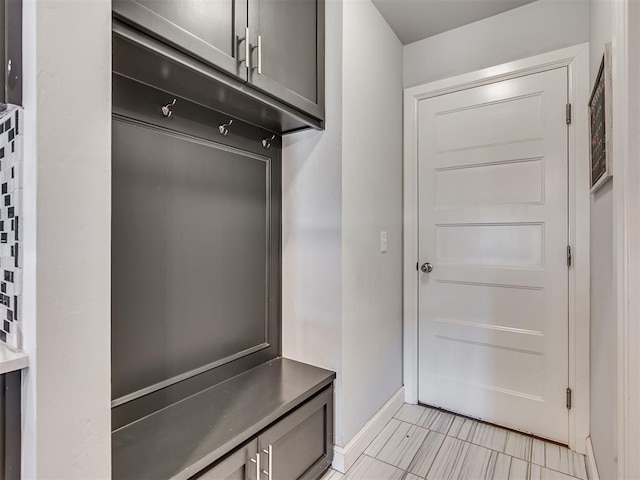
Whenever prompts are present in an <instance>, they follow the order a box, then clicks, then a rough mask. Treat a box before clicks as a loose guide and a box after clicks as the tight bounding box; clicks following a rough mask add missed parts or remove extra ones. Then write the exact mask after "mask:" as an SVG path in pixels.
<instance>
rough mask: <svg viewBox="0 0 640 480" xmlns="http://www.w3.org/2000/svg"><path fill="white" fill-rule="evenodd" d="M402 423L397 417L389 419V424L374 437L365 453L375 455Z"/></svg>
mask: <svg viewBox="0 0 640 480" xmlns="http://www.w3.org/2000/svg"><path fill="white" fill-rule="evenodd" d="M401 423H402V422H400V420H396V419H395V418H392V419H391V420H389V423H387V425H386V426H385V427H384V428H383V429H382V432H380V433H379V434H378V436H377V437H376V438H374V439H373V442H371V444H369V446H368V447H367V449H366V450H365V451H364V453H366V454H367V455H370V456H372V457H375V456H376V455H377V454H378V453H379V452H380V450H382V448H383V447H384V446H385V444H386V443H387V442H388V441H389V439H390V438H391V436H392V435H393V432H395V431H396V429H397V428H398V427H399V426H400V424H401Z"/></svg>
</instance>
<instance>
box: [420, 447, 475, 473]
mask: <svg viewBox="0 0 640 480" xmlns="http://www.w3.org/2000/svg"><path fill="white" fill-rule="evenodd" d="M470 446H471V444H470V443H467V442H463V441H462V440H458V439H456V438H453V437H446V438H445V439H444V442H443V444H442V447H441V448H440V451H439V452H438V455H436V458H435V460H434V462H433V465H432V466H431V469H430V470H429V473H428V475H427V480H448V479H453V478H457V476H458V474H459V473H460V469H461V466H462V462H463V460H464V457H465V455H466V454H467V451H468V450H469V447H470Z"/></svg>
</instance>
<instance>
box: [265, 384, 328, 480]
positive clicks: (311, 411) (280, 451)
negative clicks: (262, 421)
mask: <svg viewBox="0 0 640 480" xmlns="http://www.w3.org/2000/svg"><path fill="white" fill-rule="evenodd" d="M332 429H333V392H332V389H328V390H325V391H324V392H323V393H322V394H320V395H319V396H317V397H315V398H314V399H312V400H310V401H309V402H307V403H305V404H304V405H303V406H301V407H300V408H298V409H297V410H296V411H294V412H293V413H291V414H289V415H288V416H286V417H285V418H284V419H282V420H280V421H279V422H278V423H276V424H275V425H274V426H273V427H271V428H270V429H268V430H267V431H265V432H264V433H263V434H262V435H260V436H259V437H258V451H259V453H260V455H261V459H262V462H263V473H262V476H261V477H260V480H269V479H278V480H314V479H316V478H318V477H319V475H320V474H321V473H322V472H324V471H325V470H326V469H327V468H328V467H329V465H330V464H331V460H332V444H333V430H332ZM264 472H266V473H264Z"/></svg>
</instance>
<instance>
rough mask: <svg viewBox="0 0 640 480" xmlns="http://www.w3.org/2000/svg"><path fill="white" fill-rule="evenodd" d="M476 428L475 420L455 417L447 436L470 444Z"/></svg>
mask: <svg viewBox="0 0 640 480" xmlns="http://www.w3.org/2000/svg"><path fill="white" fill-rule="evenodd" d="M477 426H478V422H476V421H475V420H471V419H469V418H464V417H455V418H454V419H453V423H452V424H451V428H450V429H449V433H448V435H449V436H451V437H456V438H458V439H460V440H464V441H465V442H470V441H471V439H472V438H473V434H474V433H476V427H477Z"/></svg>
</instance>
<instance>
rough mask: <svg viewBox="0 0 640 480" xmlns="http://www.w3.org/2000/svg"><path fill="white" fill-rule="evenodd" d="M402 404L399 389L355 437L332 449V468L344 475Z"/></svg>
mask: <svg viewBox="0 0 640 480" xmlns="http://www.w3.org/2000/svg"><path fill="white" fill-rule="evenodd" d="M403 403H404V387H402V388H400V390H398V391H397V392H396V393H395V394H394V395H393V397H391V398H390V399H389V401H388V402H387V403H385V404H384V405H383V406H382V408H381V409H380V410H378V413H376V414H375V415H374V416H373V418H372V419H371V420H369V421H368V422H367V424H366V425H365V426H364V427H363V428H362V430H360V431H359V432H358V433H357V434H356V436H355V437H353V439H352V440H351V441H350V442H349V443H348V444H347V446H345V447H340V446H338V445H336V446H334V447H333V463H332V465H331V466H332V468H333V469H334V470H337V471H339V472H342V473H346V471H347V470H349V468H351V466H352V465H353V464H354V463H356V460H357V459H358V457H359V456H360V455H362V454H363V453H364V451H365V450H366V448H367V447H368V446H369V444H370V443H371V442H372V441H373V439H374V438H376V437H377V436H378V434H379V433H380V432H381V431H382V429H383V428H384V427H385V426H386V425H387V423H389V420H391V418H393V416H394V415H395V413H396V412H397V411H398V410H400V407H402V404H403Z"/></svg>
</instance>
